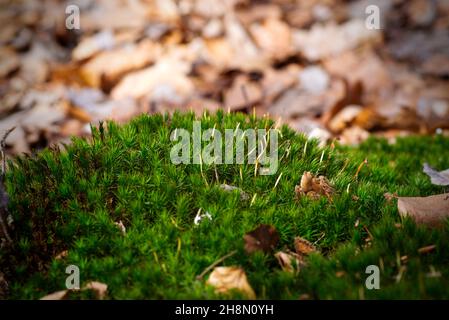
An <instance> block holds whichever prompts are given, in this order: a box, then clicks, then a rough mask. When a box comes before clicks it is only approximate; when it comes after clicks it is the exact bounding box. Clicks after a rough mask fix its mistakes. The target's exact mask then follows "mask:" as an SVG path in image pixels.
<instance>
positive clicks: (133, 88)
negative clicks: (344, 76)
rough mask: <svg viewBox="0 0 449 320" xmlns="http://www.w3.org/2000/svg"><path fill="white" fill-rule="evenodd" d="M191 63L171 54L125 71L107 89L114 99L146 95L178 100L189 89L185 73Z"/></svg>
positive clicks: (188, 81) (189, 81) (160, 98)
mask: <svg viewBox="0 0 449 320" xmlns="http://www.w3.org/2000/svg"><path fill="white" fill-rule="evenodd" d="M190 69H191V66H190V64H188V63H187V62H185V61H181V60H179V59H177V58H174V57H165V58H161V59H159V60H158V62H157V63H156V64H155V65H153V66H151V67H148V68H146V69H142V70H140V71H136V72H132V73H130V74H128V75H126V76H125V77H124V78H123V79H122V80H121V81H120V82H119V83H118V84H117V86H115V87H114V89H113V90H112V92H111V96H112V97H113V98H114V99H122V98H126V97H132V98H141V97H143V96H146V95H147V96H148V97H150V99H151V100H153V101H169V102H174V103H178V104H181V103H182V101H184V100H185V99H186V98H187V97H188V96H190V95H191V94H192V92H193V89H194V87H193V83H192V81H191V80H190V79H189V78H188V77H187V74H188V73H189V72H190Z"/></svg>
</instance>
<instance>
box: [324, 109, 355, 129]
mask: <svg viewBox="0 0 449 320" xmlns="http://www.w3.org/2000/svg"><path fill="white" fill-rule="evenodd" d="M361 111H362V107H361V106H358V105H349V106H346V107H345V108H344V109H343V110H341V111H340V112H338V113H337V114H336V115H335V116H334V117H333V118H332V120H331V121H330V122H329V129H331V130H332V131H333V132H341V131H343V130H344V129H345V128H347V127H348V126H350V125H351V124H352V122H353V121H354V120H355V119H356V118H357V116H358V115H359V114H360V112H361Z"/></svg>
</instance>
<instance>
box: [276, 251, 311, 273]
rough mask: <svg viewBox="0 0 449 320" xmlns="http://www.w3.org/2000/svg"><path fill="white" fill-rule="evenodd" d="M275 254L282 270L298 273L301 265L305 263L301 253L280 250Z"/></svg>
mask: <svg viewBox="0 0 449 320" xmlns="http://www.w3.org/2000/svg"><path fill="white" fill-rule="evenodd" d="M274 256H275V257H276V259H277V260H278V262H279V265H280V266H281V268H282V270H283V271H286V272H291V273H298V272H299V271H300V268H301V266H303V265H304V258H303V257H302V256H301V255H299V254H297V253H294V252H291V251H288V252H283V251H279V252H277V253H276V254H275V255H274Z"/></svg>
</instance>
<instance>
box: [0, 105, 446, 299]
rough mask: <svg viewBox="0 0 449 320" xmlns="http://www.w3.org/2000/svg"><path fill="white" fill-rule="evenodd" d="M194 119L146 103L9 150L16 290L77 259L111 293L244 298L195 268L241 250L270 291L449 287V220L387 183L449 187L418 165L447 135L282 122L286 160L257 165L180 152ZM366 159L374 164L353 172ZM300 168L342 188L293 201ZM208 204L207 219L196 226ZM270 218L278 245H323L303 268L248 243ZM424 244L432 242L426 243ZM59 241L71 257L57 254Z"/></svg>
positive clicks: (206, 124) (12, 289) (422, 190)
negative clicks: (370, 133)
mask: <svg viewBox="0 0 449 320" xmlns="http://www.w3.org/2000/svg"><path fill="white" fill-rule="evenodd" d="M193 120H195V116H194V115H193V114H187V115H185V114H184V115H181V114H177V113H176V114H174V115H173V116H168V115H155V116H146V115H144V116H140V117H138V118H136V119H134V120H133V121H132V122H130V123H129V124H127V125H125V126H118V125H116V124H114V123H107V124H105V125H101V126H99V127H98V128H93V137H92V139H90V140H89V141H87V140H82V139H74V141H73V144H71V145H70V146H66V147H65V148H64V150H62V151H60V150H56V149H47V150H44V151H43V152H40V153H38V154H37V155H35V156H22V157H19V158H16V159H15V160H13V161H12V162H11V163H10V164H9V171H8V174H7V181H6V187H7V191H8V193H9V195H10V198H11V199H10V205H9V210H10V213H11V214H12V216H13V219H14V229H13V230H12V234H11V236H12V237H13V240H14V244H15V245H14V247H13V248H9V249H4V250H3V251H2V252H1V253H0V259H1V261H0V268H1V269H2V270H3V273H4V274H5V276H6V278H7V279H8V282H9V294H8V297H9V298H21V299H36V298H40V297H42V296H44V295H46V294H48V293H50V292H53V291H57V290H61V289H64V288H65V279H66V277H67V276H68V275H67V274H66V273H65V269H66V266H68V265H70V264H74V265H77V266H78V267H79V268H80V272H81V283H82V284H83V283H87V282H88V281H91V280H96V281H101V282H104V283H106V284H108V293H107V298H111V299H155V298H157V299H159V298H164V299H165V298H176V299H178V298H193V299H211V298H239V297H241V296H239V294H238V293H235V294H229V295H217V294H215V293H214V290H213V288H211V287H209V286H207V285H206V284H205V281H204V280H203V281H200V280H196V276H197V275H198V274H200V273H201V272H202V271H203V270H204V269H205V268H206V267H207V266H208V265H210V264H211V263H212V262H214V261H215V260H216V259H218V258H219V257H221V256H223V255H225V254H227V253H229V252H230V251H232V250H237V254H235V255H233V256H232V257H230V258H228V259H227V260H225V262H224V263H223V265H238V266H241V267H243V268H244V269H245V271H246V273H247V275H248V280H249V282H250V284H251V286H252V287H253V288H254V290H255V292H256V294H257V297H258V298H261V299H265V298H273V299H298V298H299V297H301V296H302V297H309V298H319V299H328V298H329V299H360V298H367V299H369V298H372V299H384V298H392V299H394V298H412V299H413V298H449V291H448V290H447V287H448V286H449V263H448V262H449V232H448V231H449V224H446V226H445V227H444V228H442V229H438V230H430V229H427V228H425V227H422V226H417V225H416V224H415V223H413V222H412V221H411V220H409V219H405V220H403V219H401V218H400V217H399V215H398V212H397V208H396V205H395V204H394V203H392V204H391V203H388V202H387V201H386V200H385V198H384V196H383V195H384V193H385V192H392V193H393V192H396V193H398V194H399V195H403V196H425V195H430V194H436V193H442V192H443V191H444V190H443V189H442V188H441V187H436V186H432V185H431V184H430V181H429V179H428V178H427V177H426V176H425V175H424V174H423V173H422V164H423V163H424V162H429V163H431V164H432V165H433V166H435V167H438V168H442V169H444V168H448V167H449V139H447V138H443V137H440V136H437V137H409V138H403V139H398V141H397V143H396V144H394V145H390V144H388V143H387V142H386V141H385V140H376V139H369V140H368V141H367V142H365V143H364V144H362V145H361V146H360V147H358V148H348V147H340V146H338V145H337V146H336V147H335V148H334V147H332V148H330V147H326V148H319V147H318V146H317V143H316V141H308V142H307V140H306V139H305V138H304V137H303V136H301V135H298V134H296V133H295V132H293V131H292V130H290V129H289V128H287V127H282V128H281V129H280V132H281V134H280V135H279V153H278V154H279V169H278V171H277V173H276V174H275V175H267V176H262V175H258V174H256V175H255V174H254V172H255V170H254V165H253V164H247V163H245V164H223V165H205V164H203V165H194V164H191V165H187V164H180V165H174V164H172V162H171V161H170V150H171V148H172V146H173V145H174V144H175V142H172V141H170V134H171V132H172V131H173V130H175V128H186V129H187V130H189V131H190V130H192V126H193ZM200 120H201V125H202V127H203V128H213V127H214V126H215V128H216V130H223V131H224V129H225V128H227V129H230V128H236V127H237V126H239V127H240V128H241V129H243V130H245V129H247V128H269V127H270V126H272V125H273V123H272V122H271V121H270V120H268V119H253V118H252V117H248V116H245V115H243V114H223V113H217V114H216V115H204V116H203V117H202V118H201V119H200ZM365 158H367V159H368V161H369V162H368V165H366V166H363V167H362V168H361V170H360V172H359V173H358V175H356V172H357V171H358V168H359V165H360V164H361V163H362V162H363V160H364V159H365ZM304 171H311V172H313V173H314V174H322V175H325V176H326V177H327V178H328V179H329V180H330V181H331V182H332V184H333V185H334V188H335V190H336V193H335V194H334V195H333V196H332V198H331V199H327V198H326V197H321V198H320V199H318V200H313V199H309V198H307V197H302V198H300V199H299V200H296V199H295V185H297V184H298V183H299V180H300V178H301V176H302V174H303V172H304ZM280 174H282V176H281V177H280V178H279V176H280ZM276 182H277V184H276ZM222 183H226V184H228V185H232V186H236V187H239V188H241V189H242V190H244V191H245V192H246V193H247V194H248V195H249V197H248V198H249V199H246V200H245V199H241V196H240V194H239V192H237V191H232V192H225V191H224V190H222V189H221V188H220V185H221V184H222ZM199 209H201V210H202V212H206V211H207V212H209V213H210V214H211V216H212V220H209V219H205V220H204V221H201V223H200V224H199V225H195V224H194V218H195V216H196V214H197V212H198V210H199ZM119 221H122V223H123V224H124V226H125V227H126V234H123V233H122V232H121V230H120V228H118V227H117V225H116V224H115V223H116V222H119ZM261 223H265V224H271V225H273V226H275V227H276V229H277V230H278V231H279V234H280V244H279V245H278V249H282V248H283V247H286V246H287V247H290V248H292V246H293V238H294V237H295V236H301V237H303V238H306V239H308V240H309V241H311V242H314V243H315V245H316V246H317V247H318V248H319V253H314V254H312V255H311V256H310V257H309V258H308V263H307V266H306V267H305V268H303V269H302V270H301V272H300V273H299V274H297V275H294V274H290V273H287V272H284V271H282V270H281V268H280V267H279V265H278V263H277V261H276V258H275V257H274V256H273V255H270V254H263V253H255V254H252V255H247V254H246V253H245V251H244V248H243V247H244V243H243V240H242V237H243V235H244V234H245V233H246V232H248V231H250V230H253V229H254V228H255V227H256V226H257V225H258V224H261ZM399 224H400V225H399ZM428 245H435V246H436V248H435V250H434V251H432V252H430V253H428V254H420V253H418V249H419V248H421V247H424V246H428ZM64 251H67V256H65V257H63V258H57V256H58V254H60V253H61V252H64ZM404 256H407V258H402V259H401V257H404ZM371 264H374V265H378V266H379V268H380V270H381V278H380V285H381V288H380V290H368V289H367V288H366V287H365V279H366V277H367V276H368V275H367V274H365V269H366V267H367V266H368V265H371ZM85 294H86V293H77V294H74V295H72V297H73V298H83V297H86V296H85Z"/></svg>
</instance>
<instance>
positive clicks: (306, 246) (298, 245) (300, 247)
mask: <svg viewBox="0 0 449 320" xmlns="http://www.w3.org/2000/svg"><path fill="white" fill-rule="evenodd" d="M295 251H296V253H297V254H300V255H308V254H310V253H312V252H316V247H315V246H314V245H313V244H312V243H311V242H309V241H307V240H306V239H304V238H301V237H295Z"/></svg>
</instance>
